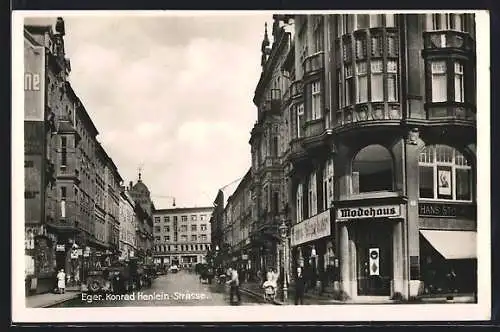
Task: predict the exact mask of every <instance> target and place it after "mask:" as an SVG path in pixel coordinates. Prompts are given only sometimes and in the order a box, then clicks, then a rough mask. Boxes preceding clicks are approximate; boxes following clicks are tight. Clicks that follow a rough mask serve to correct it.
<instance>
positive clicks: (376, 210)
mask: <svg viewBox="0 0 500 332" xmlns="http://www.w3.org/2000/svg"><path fill="white" fill-rule="evenodd" d="M400 215H401V207H400V206H399V205H384V206H363V207H353V208H340V209H337V220H346V219H368V218H388V217H399V216H400Z"/></svg>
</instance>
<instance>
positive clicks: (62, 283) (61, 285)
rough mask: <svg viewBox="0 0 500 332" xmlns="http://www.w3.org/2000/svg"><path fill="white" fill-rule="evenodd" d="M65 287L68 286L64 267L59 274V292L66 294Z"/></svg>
mask: <svg viewBox="0 0 500 332" xmlns="http://www.w3.org/2000/svg"><path fill="white" fill-rule="evenodd" d="M65 288H66V273H64V269H61V270H59V273H58V274H57V289H58V290H59V294H64V291H65Z"/></svg>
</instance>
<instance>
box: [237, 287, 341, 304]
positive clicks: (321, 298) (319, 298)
mask: <svg viewBox="0 0 500 332" xmlns="http://www.w3.org/2000/svg"><path fill="white" fill-rule="evenodd" d="M240 290H241V291H243V292H247V293H249V294H251V295H253V296H256V297H261V298H263V297H264V290H263V289H262V287H261V286H260V284H258V283H252V282H245V283H243V284H241V286H240ZM287 293H288V298H287V300H286V301H285V302H283V301H282V299H283V292H282V290H278V293H277V294H276V300H275V301H274V304H276V305H285V304H286V305H294V304H295V294H294V289H293V286H291V288H290V289H288V292H287ZM344 303H346V302H344V301H339V300H336V299H334V298H333V294H329V293H324V294H323V295H318V294H317V293H314V292H313V291H310V292H308V293H305V294H304V305H328V304H344Z"/></svg>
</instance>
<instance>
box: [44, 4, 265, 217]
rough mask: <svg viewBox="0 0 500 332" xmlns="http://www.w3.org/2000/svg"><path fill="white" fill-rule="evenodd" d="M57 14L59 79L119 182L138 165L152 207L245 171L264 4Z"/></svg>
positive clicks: (185, 201) (198, 193) (209, 190)
mask: <svg viewBox="0 0 500 332" xmlns="http://www.w3.org/2000/svg"><path fill="white" fill-rule="evenodd" d="M63 18H64V20H65V24H66V26H65V27H66V36H65V49H66V56H67V57H68V58H69V59H70V61H71V69H72V71H71V73H70V76H69V81H70V82H71V84H72V86H73V89H74V90H75V92H76V93H77V95H78V96H79V98H80V99H81V101H82V103H83V104H84V106H85V108H86V110H87V112H88V113H89V115H90V117H91V118H92V120H93V121H94V124H95V126H96V127H97V129H98V130H99V136H98V140H99V141H100V142H101V143H102V145H103V146H104V148H105V149H106V151H107V152H108V154H109V156H110V157H111V158H112V159H113V161H114V162H115V164H116V165H117V167H118V170H119V172H120V175H121V176H122V178H123V179H124V182H125V184H126V185H128V183H129V181H134V183H135V181H137V178H138V169H139V167H141V168H142V180H143V182H144V183H145V184H146V185H147V186H148V188H149V190H150V191H151V194H152V199H153V202H154V204H155V207H156V208H170V207H172V201H173V199H172V197H175V201H176V205H177V207H188V206H211V205H212V202H213V200H214V199H215V196H216V194H217V191H218V189H219V188H222V187H224V186H226V185H227V184H229V183H231V182H233V181H234V180H236V179H238V178H241V177H242V176H243V175H244V174H245V173H246V172H247V170H248V169H249V167H250V165H251V153H250V145H249V143H248V141H249V139H250V131H251V129H252V126H253V124H254V122H255V121H256V118H257V109H256V107H255V106H254V104H253V102H252V99H253V95H254V91H255V87H256V85H257V82H258V79H259V76H260V73H261V66H260V45H261V42H262V38H263V33H264V23H265V22H266V21H267V22H268V26H269V27H270V26H271V20H272V13H270V12H267V13H263V12H260V13H256V14H254V13H248V12H247V13H232V14H230V15H228V14H224V13H217V14H203V15H199V14H198V15H195V14H193V15H192V16H187V15H186V14H183V15H182V16H178V15H175V16H172V14H168V13H167V12H164V13H163V14H159V15H157V16H154V17H151V16H139V15H135V16H132V15H131V14H127V16H125V15H120V16H118V15H110V14H107V15H106V16H102V15H101V16H83V15H80V16H75V15H74V14H73V15H71V16H64V15H63ZM38 20H40V19H38ZM45 21H46V22H47V19H45ZM48 22H49V23H55V18H51V19H50V20H48Z"/></svg>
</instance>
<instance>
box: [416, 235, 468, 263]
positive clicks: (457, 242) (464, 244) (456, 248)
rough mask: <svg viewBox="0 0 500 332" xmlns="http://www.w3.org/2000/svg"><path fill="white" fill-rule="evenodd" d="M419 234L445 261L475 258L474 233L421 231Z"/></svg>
mask: <svg viewBox="0 0 500 332" xmlns="http://www.w3.org/2000/svg"><path fill="white" fill-rule="evenodd" d="M420 233H421V234H422V235H423V236H424V237H425V238H426V239H427V241H429V243H430V244H431V245H432V246H433V247H434V248H435V249H436V250H437V251H438V252H439V253H440V254H441V255H442V256H443V257H444V258H445V259H470V258H477V252H476V250H477V242H476V232H471V231H436V230H421V231H420Z"/></svg>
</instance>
